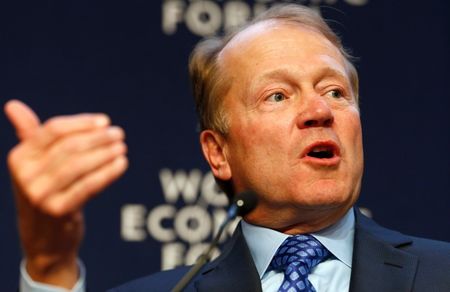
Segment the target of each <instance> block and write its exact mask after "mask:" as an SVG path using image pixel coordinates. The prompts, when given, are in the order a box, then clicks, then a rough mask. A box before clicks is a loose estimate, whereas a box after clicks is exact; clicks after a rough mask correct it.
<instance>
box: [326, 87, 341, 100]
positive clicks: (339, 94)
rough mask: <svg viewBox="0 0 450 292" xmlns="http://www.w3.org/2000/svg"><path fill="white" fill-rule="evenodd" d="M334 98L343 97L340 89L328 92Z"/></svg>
mask: <svg viewBox="0 0 450 292" xmlns="http://www.w3.org/2000/svg"><path fill="white" fill-rule="evenodd" d="M327 94H328V95H330V96H331V97H333V98H341V97H342V96H343V94H342V92H341V91H340V90H338V89H333V90H330V91H328V92H327Z"/></svg>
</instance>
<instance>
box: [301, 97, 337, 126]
mask: <svg viewBox="0 0 450 292" xmlns="http://www.w3.org/2000/svg"><path fill="white" fill-rule="evenodd" d="M333 122H334V116H333V112H332V110H331V108H330V105H329V104H328V103H327V102H326V100H324V99H323V98H321V97H314V98H311V99H309V100H308V101H307V102H306V104H305V106H304V107H302V110H301V112H300V113H299V115H298V119H297V124H298V127H299V128H300V129H304V128H311V127H331V125H332V124H333Z"/></svg>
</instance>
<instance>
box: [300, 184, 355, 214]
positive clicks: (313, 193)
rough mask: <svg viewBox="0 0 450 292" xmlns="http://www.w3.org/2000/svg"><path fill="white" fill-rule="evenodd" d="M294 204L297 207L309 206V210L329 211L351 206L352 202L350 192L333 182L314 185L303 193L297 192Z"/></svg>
mask: <svg viewBox="0 0 450 292" xmlns="http://www.w3.org/2000/svg"><path fill="white" fill-rule="evenodd" d="M297 194H300V195H297V196H296V200H295V201H296V203H297V204H298V205H299V206H302V205H303V206H309V207H311V208H321V209H329V208H335V207H340V208H342V206H344V205H349V204H350V205H351V203H352V202H353V199H352V195H353V194H352V192H351V191H350V190H348V189H347V188H344V187H343V186H342V185H341V184H336V183H335V182H331V183H330V182H327V183H320V185H318V184H315V185H313V186H311V187H309V188H307V189H306V190H304V191H299V192H297Z"/></svg>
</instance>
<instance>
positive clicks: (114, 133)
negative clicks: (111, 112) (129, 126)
mask: <svg viewBox="0 0 450 292" xmlns="http://www.w3.org/2000/svg"><path fill="white" fill-rule="evenodd" d="M108 135H109V136H110V137H111V138H113V139H119V138H121V137H122V136H123V131H122V129H121V128H119V127H111V128H109V129H108Z"/></svg>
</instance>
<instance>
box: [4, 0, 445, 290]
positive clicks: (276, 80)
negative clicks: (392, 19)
mask: <svg viewBox="0 0 450 292" xmlns="http://www.w3.org/2000/svg"><path fill="white" fill-rule="evenodd" d="M190 72H191V77H192V80H193V85H194V96H195V98H196V104H197V110H198V112H199V116H200V123H201V126H202V130H203V131H202V133H201V135H200V142H201V145H202V149H203V153H204V155H205V158H206V160H207V161H208V163H209V165H210V167H211V170H212V172H213V174H214V176H215V177H216V179H217V181H218V183H219V184H220V185H221V186H222V187H223V189H224V190H225V191H226V192H227V194H228V195H229V196H232V194H235V193H239V192H241V191H244V190H248V189H251V190H253V191H255V192H256V193H257V194H258V198H259V203H258V206H257V208H256V209H255V210H254V211H253V212H252V213H250V214H249V215H247V216H245V217H244V221H243V222H242V223H241V225H240V226H239V227H238V228H237V230H236V232H235V234H234V235H233V238H232V239H231V241H230V242H229V243H228V244H227V245H226V247H225V249H224V250H223V252H222V255H221V256H220V257H219V258H217V259H216V260H214V261H213V262H211V263H210V264H208V265H206V266H205V267H204V268H203V269H202V270H201V272H200V274H199V275H198V276H197V277H196V278H195V279H194V280H193V281H192V282H191V284H190V285H189V286H188V287H187V289H186V290H188V291H232V289H234V290H237V291H261V290H263V291H277V290H278V289H280V291H302V290H303V291H448V290H450V280H449V279H448V277H447V274H448V271H449V270H450V245H449V244H447V243H442V242H436V241H430V240H424V239H419V238H413V237H409V236H405V235H402V234H400V233H397V232H394V231H390V230H387V229H384V228H383V227H380V226H378V225H376V224H375V223H374V222H372V221H370V220H369V219H367V218H366V217H364V216H363V215H361V214H360V213H359V212H358V211H357V210H354V209H353V206H354V204H355V202H356V200H357V198H358V196H359V192H360V185H361V177H362V172H363V151H362V134H361V124H360V117H359V109H358V77H357V72H356V70H355V68H354V67H353V65H352V64H351V62H350V58H349V56H348V54H347V53H346V52H345V50H344V49H343V47H342V45H341V43H340V41H339V39H338V38H337V37H336V35H335V34H334V33H333V32H332V31H331V30H330V28H329V27H328V26H327V25H326V24H325V22H324V21H323V20H322V19H321V18H320V16H318V15H317V14H315V12H314V11H312V10H310V9H308V8H305V7H303V6H299V5H287V6H279V7H276V8H273V9H271V10H269V11H268V12H266V13H265V14H263V15H261V16H260V17H258V18H257V19H256V20H254V21H253V22H252V23H251V24H249V25H248V26H246V27H244V28H241V29H240V30H239V31H237V32H235V33H232V34H230V35H228V36H226V37H225V38H223V39H211V40H206V41H204V42H202V43H200V44H199V45H198V46H197V48H196V49H195V51H194V53H193V55H192V58H191V62H190ZM6 113H7V115H8V116H9V118H10V119H11V121H12V123H13V124H14V125H15V127H16V129H17V131H18V135H19V137H20V138H21V139H22V141H21V143H20V144H19V145H18V146H17V147H16V148H15V149H13V150H12V152H11V154H10V156H9V165H10V169H11V173H12V176H13V178H14V182H15V186H16V193H17V197H18V210H19V225H20V231H21V238H22V242H23V245H24V252H25V257H26V265H25V266H24V267H23V270H22V272H23V276H24V278H27V277H31V278H32V279H33V280H35V281H40V282H44V283H49V284H53V285H59V286H63V287H66V288H72V287H74V285H75V288H79V286H82V279H83V275H81V281H80V280H79V279H80V277H79V273H78V264H77V260H76V255H77V250H78V246H79V242H80V239H81V238H82V227H83V225H82V218H81V215H80V214H81V213H80V209H81V207H82V205H83V204H84V203H85V202H86V201H88V200H89V198H91V197H92V196H93V194H94V193H96V192H98V191H99V190H100V189H102V188H103V187H105V186H106V185H108V184H109V183H110V182H111V181H112V180H114V179H115V178H116V177H118V176H119V175H120V174H121V173H122V172H123V171H124V170H125V168H126V158H125V156H124V155H125V151H126V147H125V146H124V144H123V142H122V140H123V133H122V131H121V130H120V129H118V128H114V127H110V126H109V122H108V120H107V119H106V118H105V117H104V116H101V115H90V116H86V115H82V116H75V117H64V118H57V119H54V120H51V121H49V122H47V123H45V124H44V125H40V124H39V121H38V120H37V118H36V117H35V115H34V114H33V112H32V111H31V110H30V109H28V108H27V107H26V106H25V105H23V104H20V103H18V102H11V103H9V104H7V106H6ZM69 169H70V170H71V171H68V170H69ZM43 223H46V224H47V225H46V226H45V229H43V227H42V226H43ZM30 225H33V226H30ZM35 230H38V231H41V230H44V232H45V236H43V235H42V234H41V232H37V231H35ZM36 242H38V243H40V244H36ZM291 259H293V260H291ZM186 271H187V268H179V269H175V270H173V271H168V272H162V273H159V274H155V275H153V276H149V277H146V278H143V279H140V280H136V281H134V282H131V283H129V284H125V285H124V286H122V287H119V288H117V291H149V290H150V291H167V290H170V289H171V288H173V286H174V285H175V284H176V283H177V281H178V280H179V279H180V278H181V277H182V276H183V274H184V273H186ZM27 274H28V275H27ZM30 282H31V284H34V283H32V282H33V281H32V280H31V279H28V283H30Z"/></svg>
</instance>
